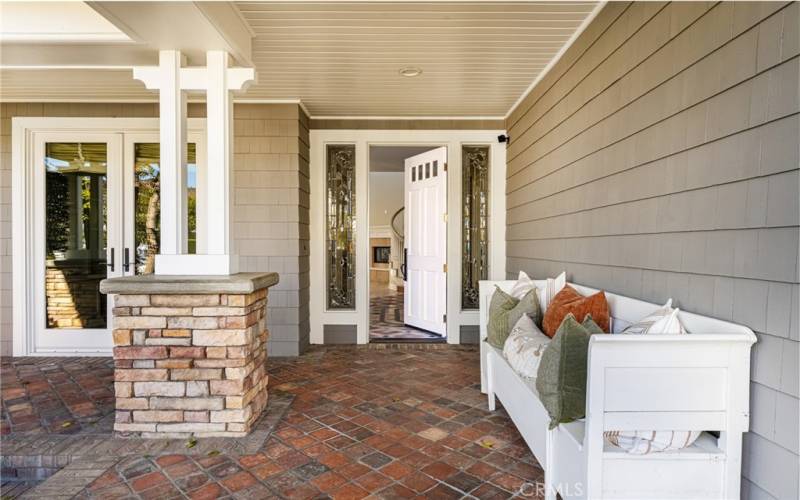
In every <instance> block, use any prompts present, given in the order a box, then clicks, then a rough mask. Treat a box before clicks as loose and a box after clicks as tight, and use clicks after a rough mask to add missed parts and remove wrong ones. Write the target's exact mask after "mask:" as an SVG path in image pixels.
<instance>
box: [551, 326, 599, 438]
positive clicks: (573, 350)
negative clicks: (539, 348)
mask: <svg viewBox="0 0 800 500" xmlns="http://www.w3.org/2000/svg"><path fill="white" fill-rule="evenodd" d="M595 333H603V330H602V329H601V328H600V327H599V326H597V324H596V323H595V322H594V321H593V320H592V317H591V316H589V315H587V316H586V318H585V319H584V320H583V324H581V323H578V320H577V319H575V316H574V315H573V314H572V313H570V314H568V315H567V316H566V317H565V318H564V321H562V322H561V326H559V327H558V330H557V331H556V334H555V335H554V336H553V340H551V341H550V344H548V345H547V347H546V348H545V350H544V352H543V353H542V361H541V363H540V364H539V373H538V375H537V377H536V390H537V391H538V392H539V399H540V400H541V401H542V404H543V405H544V407H545V408H546V409H547V413H549V414H550V428H551V429H554V428H556V427H557V426H558V424H562V423H567V422H573V421H575V420H578V419H579V418H583V417H584V416H585V414H586V363H587V358H588V356H589V337H590V336H591V335H592V334H595Z"/></svg>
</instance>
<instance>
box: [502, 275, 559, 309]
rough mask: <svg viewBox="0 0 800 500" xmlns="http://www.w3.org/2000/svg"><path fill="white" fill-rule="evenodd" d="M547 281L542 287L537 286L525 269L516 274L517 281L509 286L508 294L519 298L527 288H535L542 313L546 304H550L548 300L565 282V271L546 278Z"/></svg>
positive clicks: (526, 291)
mask: <svg viewBox="0 0 800 500" xmlns="http://www.w3.org/2000/svg"><path fill="white" fill-rule="evenodd" d="M546 281H547V283H546V284H545V286H544V287H543V288H539V287H537V286H536V285H535V284H534V282H533V280H532V279H531V278H530V276H528V274H527V273H526V272H525V271H520V272H519V276H517V282H516V283H515V284H514V286H513V287H511V291H510V292H509V295H511V296H512V297H514V298H517V299H521V298H522V297H523V296H524V295H525V294H526V293H528V290H531V289H533V288H536V289H537V292H538V293H539V305H540V306H541V308H542V313H544V312H545V311H546V310H547V306H548V305H549V304H550V301H551V300H553V297H555V296H556V294H557V293H558V292H560V291H561V289H562V288H564V286H565V285H566V284H567V273H566V272H562V273H561V274H559V275H558V276H556V277H555V278H547V280H546Z"/></svg>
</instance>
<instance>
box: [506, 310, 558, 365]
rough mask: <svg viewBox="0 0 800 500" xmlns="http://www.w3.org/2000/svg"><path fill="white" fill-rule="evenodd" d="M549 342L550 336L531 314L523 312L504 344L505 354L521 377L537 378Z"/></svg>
mask: <svg viewBox="0 0 800 500" xmlns="http://www.w3.org/2000/svg"><path fill="white" fill-rule="evenodd" d="M549 342H550V337H548V336H547V335H545V334H544V333H542V331H541V330H539V327H537V326H536V323H534V321H533V320H532V319H531V317H530V316H528V315H527V314H523V315H522V317H521V318H519V321H517V323H516V324H515V325H514V328H512V329H511V334H509V336H508V339H507V340H506V343H505V345H504V346H503V356H505V358H506V360H508V364H509V365H510V366H511V369H512V370H514V371H515V372H517V373H518V374H519V375H520V376H521V377H524V378H536V373H537V372H538V371H539V362H540V361H541V360H542V353H543V352H544V348H545V347H547V344H548V343H549Z"/></svg>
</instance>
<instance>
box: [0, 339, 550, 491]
mask: <svg viewBox="0 0 800 500" xmlns="http://www.w3.org/2000/svg"><path fill="white" fill-rule="evenodd" d="M434 347H437V348H435V349H433V348H431V349H414V350H407V349H403V350H400V349H391V348H389V349H374V348H341V349H313V350H312V351H311V352H310V353H308V354H306V355H304V356H302V357H300V358H296V359H281V360H270V361H269V364H270V370H269V371H270V377H271V379H270V390H272V391H285V392H290V393H293V394H294V395H295V399H294V402H293V403H292V406H291V407H290V409H289V410H288V412H287V413H286V415H285V417H284V419H283V421H281V422H280V423H279V424H278V426H277V427H276V429H275V432H274V433H273V434H272V436H271V437H270V438H269V439H268V440H267V441H266V443H265V444H264V446H263V448H262V449H261V450H260V451H259V452H258V453H255V454H252V455H246V456H234V455H226V454H216V453H214V452H211V453H209V454H208V455H206V456H202V455H201V456H196V455H195V456H186V455H166V456H153V457H151V456H135V457H126V458H125V459H122V460H121V461H120V462H118V463H117V464H116V465H115V466H114V467H112V468H110V469H109V470H107V471H106V472H105V473H104V474H103V475H102V476H100V477H99V478H98V479H96V480H95V481H94V482H93V483H92V484H90V485H89V487H88V488H86V489H85V490H84V491H83V492H81V493H80V494H79V495H78V498H159V500H161V499H168V498H328V497H330V498H363V497H368V496H369V497H372V498H412V497H418V498H462V497H470V498H510V497H512V496H514V495H516V494H518V493H519V492H520V488H521V486H522V485H523V484H524V483H535V482H537V481H541V480H542V471H541V468H540V467H539V465H538V464H537V463H536V461H535V459H534V458H533V456H532V455H531V454H530V452H529V451H528V450H527V448H526V447H525V445H524V443H523V442H522V440H521V438H520V437H519V435H518V433H517V432H516V430H515V429H514V427H513V426H512V424H511V423H510V421H509V420H508V418H507V417H506V416H505V414H504V413H503V412H502V411H498V412H494V413H490V412H488V411H487V410H486V398H485V396H483V395H481V394H480V392H479V368H478V366H479V365H478V353H477V350H476V349H474V348H473V349H468V348H461V347H446V346H434ZM3 390H4V391H5V381H3ZM530 490H532V489H526V490H524V491H530Z"/></svg>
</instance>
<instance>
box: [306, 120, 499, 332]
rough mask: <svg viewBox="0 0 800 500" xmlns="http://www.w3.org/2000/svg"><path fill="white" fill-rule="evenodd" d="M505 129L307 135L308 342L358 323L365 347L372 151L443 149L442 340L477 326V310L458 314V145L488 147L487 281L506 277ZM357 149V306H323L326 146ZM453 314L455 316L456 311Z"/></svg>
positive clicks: (459, 227) (459, 194) (369, 131)
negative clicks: (444, 305) (444, 306)
mask: <svg viewBox="0 0 800 500" xmlns="http://www.w3.org/2000/svg"><path fill="white" fill-rule="evenodd" d="M500 134H505V131H504V130H311V132H310V142H311V161H310V171H311V179H310V181H311V195H310V198H311V199H310V273H309V275H310V276H309V285H310V291H309V294H310V311H311V318H310V328H311V332H310V341H311V343H312V344H322V343H323V331H322V330H323V325H337V324H338V325H356V338H357V342H358V343H359V344H366V343H368V342H369V192H368V185H369V182H368V177H369V154H368V151H369V146H374V145H387V146H388V145H391V146H403V145H408V146H424V145H431V146H432V147H436V146H446V147H447V148H448V152H447V158H448V160H447V162H448V180H447V182H448V189H447V190H448V196H447V211H448V224H447V261H448V273H447V310H448V314H447V342H448V343H451V344H458V343H460V341H461V336H460V327H461V326H462V325H478V324H479V319H478V311H477V310H475V311H462V310H461V146H462V145H477V144H482V145H487V146H490V156H491V158H490V162H491V163H490V170H489V276H488V278H489V279H490V280H502V279H505V274H506V195H505V186H506V145H505V144H501V143H498V142H497V136H498V135H500ZM326 144H355V146H356V221H357V224H356V242H357V243H356V245H357V246H356V308H355V310H351V311H328V310H326V307H325V290H326V287H325V145H326ZM454 312H455V313H454Z"/></svg>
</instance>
